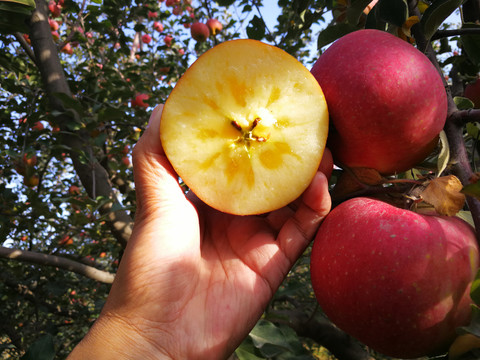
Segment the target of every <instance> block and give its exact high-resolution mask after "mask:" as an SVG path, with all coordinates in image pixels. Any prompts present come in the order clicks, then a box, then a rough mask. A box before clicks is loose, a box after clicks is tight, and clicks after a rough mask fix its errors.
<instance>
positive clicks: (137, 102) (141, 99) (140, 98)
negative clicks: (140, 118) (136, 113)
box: [131, 94, 150, 108]
mask: <svg viewBox="0 0 480 360" xmlns="http://www.w3.org/2000/svg"><path fill="white" fill-rule="evenodd" d="M149 98H150V97H149V96H148V95H147V94H137V95H135V99H133V100H132V103H131V105H132V108H136V107H143V108H147V107H148V104H147V103H146V102H145V100H148V99H149Z"/></svg>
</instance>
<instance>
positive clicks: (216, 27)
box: [207, 18, 223, 35]
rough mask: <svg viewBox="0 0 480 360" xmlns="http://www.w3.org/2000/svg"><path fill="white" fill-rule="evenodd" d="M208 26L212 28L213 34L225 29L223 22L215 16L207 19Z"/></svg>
mask: <svg viewBox="0 0 480 360" xmlns="http://www.w3.org/2000/svg"><path fill="white" fill-rule="evenodd" d="M207 26H208V28H209V29H210V33H211V34H212V35H217V34H218V33H219V32H220V31H222V29H223V26H222V23H221V22H220V21H218V20H217V19H213V18H211V19H208V20H207Z"/></svg>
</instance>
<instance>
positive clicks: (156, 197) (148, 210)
mask: <svg viewBox="0 0 480 360" xmlns="http://www.w3.org/2000/svg"><path fill="white" fill-rule="evenodd" d="M162 110H163V105H158V106H157V107H156V108H155V109H154V110H153V112H152V115H151V116H150V120H149V122H148V126H147V129H146V130H145V132H144V133H143V135H142V136H141V137H140V139H139V140H138V142H137V144H136V145H135V147H134V148H133V153H132V161H133V176H134V181H135V191H136V197H137V214H136V221H138V220H139V218H142V217H145V216H147V217H148V216H151V215H153V214H155V216H158V212H159V211H161V209H162V207H164V205H168V204H170V205H171V204H178V203H180V202H185V201H186V200H185V196H184V194H183V191H182V189H181V187H180V185H179V183H178V180H177V179H178V177H177V174H176V173H175V170H174V169H173V167H172V165H171V164H170V162H169V161H168V159H167V157H166V155H165V152H164V151H163V147H162V144H161V141H160V119H161V116H162ZM167 208H170V210H171V206H168V207H167Z"/></svg>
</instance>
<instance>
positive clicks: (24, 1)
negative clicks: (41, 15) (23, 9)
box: [0, 0, 36, 9]
mask: <svg viewBox="0 0 480 360" xmlns="http://www.w3.org/2000/svg"><path fill="white" fill-rule="evenodd" d="M0 2H1V3H16V4H20V5H25V6H27V7H30V8H32V9H35V8H36V6H35V0H0Z"/></svg>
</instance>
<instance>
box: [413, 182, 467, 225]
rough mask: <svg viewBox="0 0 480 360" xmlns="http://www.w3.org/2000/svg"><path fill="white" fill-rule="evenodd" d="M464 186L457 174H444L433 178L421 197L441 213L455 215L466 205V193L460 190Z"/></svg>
mask: <svg viewBox="0 0 480 360" xmlns="http://www.w3.org/2000/svg"><path fill="white" fill-rule="evenodd" d="M462 188H463V186H462V183H461V182H460V180H459V179H458V178H457V177H456V176H454V175H449V176H442V177H439V178H436V179H433V180H431V181H430V182H429V184H428V186H427V187H426V188H425V190H423V192H422V194H421V197H422V199H423V200H424V201H426V202H427V203H429V204H431V205H433V206H434V208H435V211H436V212H438V213H439V214H440V215H448V216H453V215H455V214H456V213H457V212H459V211H460V210H461V209H462V208H463V206H464V205H465V195H464V194H462V193H461V192H460V191H461V190H462Z"/></svg>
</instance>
